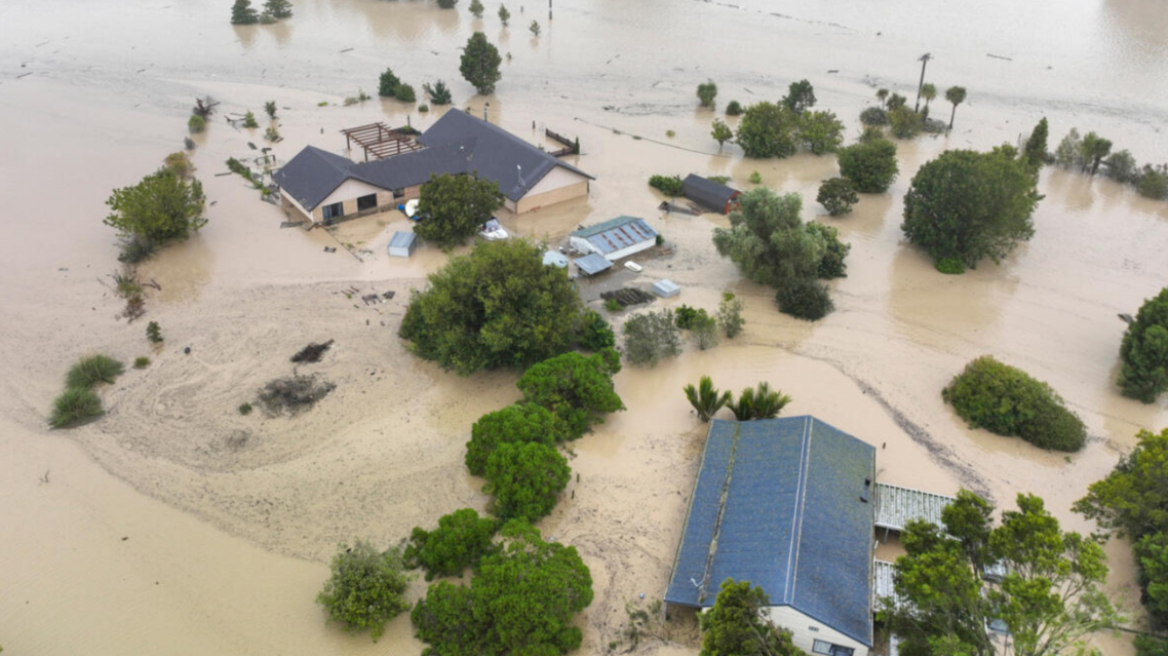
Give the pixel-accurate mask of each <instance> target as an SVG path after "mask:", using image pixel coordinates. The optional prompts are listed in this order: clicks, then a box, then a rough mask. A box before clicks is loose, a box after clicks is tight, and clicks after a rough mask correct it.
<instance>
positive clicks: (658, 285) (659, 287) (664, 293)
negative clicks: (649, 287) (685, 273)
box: [653, 279, 681, 298]
mask: <svg viewBox="0 0 1168 656" xmlns="http://www.w3.org/2000/svg"><path fill="white" fill-rule="evenodd" d="M653 293H654V294H656V295H658V296H660V297H661V298H673V297H674V296H677V295H678V294H680V293H681V287H678V286H677V283H675V282H673V281H672V280H668V279H665V280H658V281H657V282H655V283H653Z"/></svg>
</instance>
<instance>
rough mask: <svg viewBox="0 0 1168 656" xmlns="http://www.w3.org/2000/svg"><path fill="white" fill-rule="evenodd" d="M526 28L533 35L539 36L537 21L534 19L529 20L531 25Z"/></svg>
mask: <svg viewBox="0 0 1168 656" xmlns="http://www.w3.org/2000/svg"><path fill="white" fill-rule="evenodd" d="M527 29H529V30H531V34H532V35H533V36H537V37H538V36H539V21H536V20H533V21H531V25H528V26H527Z"/></svg>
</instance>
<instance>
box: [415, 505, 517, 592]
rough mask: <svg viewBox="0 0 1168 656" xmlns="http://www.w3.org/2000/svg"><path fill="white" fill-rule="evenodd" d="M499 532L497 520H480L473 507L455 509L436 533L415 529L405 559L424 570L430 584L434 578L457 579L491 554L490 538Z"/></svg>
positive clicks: (488, 518)
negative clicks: (456, 577) (468, 568)
mask: <svg viewBox="0 0 1168 656" xmlns="http://www.w3.org/2000/svg"><path fill="white" fill-rule="evenodd" d="M498 529H499V520H497V519H494V518H492V517H479V514H478V513H477V512H475V511H474V510H473V509H471V508H463V509H462V510H455V511H454V512H452V513H450V514H449V515H443V516H442V518H441V519H439V520H438V528H437V529H435V530H433V531H426V530H425V529H423V528H422V527H420V526H415V527H414V530H413V532H412V533H410V543H409V544H408V545H407V546H406V550H405V553H404V554H403V559H404V560H405V564H406V566H408V567H421V568H423V569H425V570H426V580H427V581H429V580H430V579H432V578H434V577H435V576H458V575H460V574H462V572H463V570H465V569H466V568H467V567H474V566H476V565H478V562H479V559H480V558H482V557H483V556H485V555H486V554H488V553H490V552H491V549H492V545H491V538H493V537H494V536H495V531H497V530H498Z"/></svg>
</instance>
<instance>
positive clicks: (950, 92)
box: [945, 87, 965, 130]
mask: <svg viewBox="0 0 1168 656" xmlns="http://www.w3.org/2000/svg"><path fill="white" fill-rule="evenodd" d="M945 100H948V101H949V102H951V103H953V111H952V112H950V114H949V129H950V130H952V129H953V119H954V118H956V117H957V106H958V105H960V104H961V103H963V102H965V87H949V88H948V89H946V90H945Z"/></svg>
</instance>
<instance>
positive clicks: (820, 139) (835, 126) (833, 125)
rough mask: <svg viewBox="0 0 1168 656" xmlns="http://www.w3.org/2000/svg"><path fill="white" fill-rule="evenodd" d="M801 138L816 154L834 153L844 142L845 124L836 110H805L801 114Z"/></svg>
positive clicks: (805, 145)
mask: <svg viewBox="0 0 1168 656" xmlns="http://www.w3.org/2000/svg"><path fill="white" fill-rule="evenodd" d="M799 140H800V142H802V144H803V147H804V148H806V149H807V150H810V151H811V152H812V153H815V154H816V155H823V154H825V153H834V152H835V151H837V150H839V147H840V144H842V143H843V142H844V124H843V123H842V122H841V121H840V120H839V119H838V118H836V115H835V113H834V112H803V113H802V114H800V115H799Z"/></svg>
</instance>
